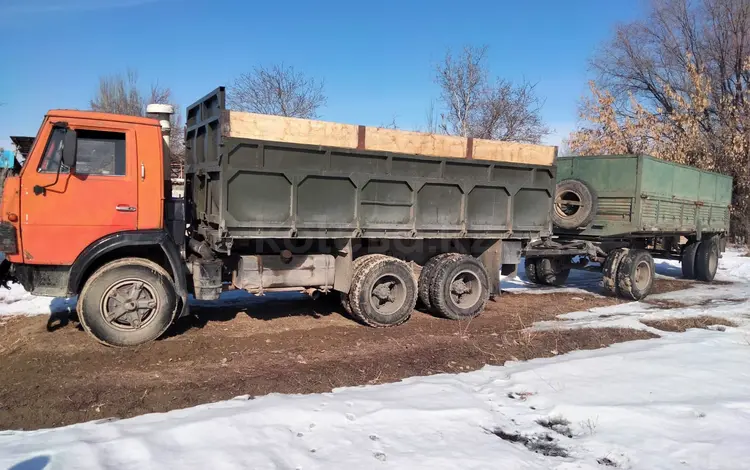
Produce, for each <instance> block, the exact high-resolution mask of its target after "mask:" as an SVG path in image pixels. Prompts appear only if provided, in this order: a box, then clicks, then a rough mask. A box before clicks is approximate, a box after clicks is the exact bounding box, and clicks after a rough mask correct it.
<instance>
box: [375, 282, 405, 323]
mask: <svg viewBox="0 0 750 470" xmlns="http://www.w3.org/2000/svg"><path fill="white" fill-rule="evenodd" d="M405 301H406V287H405V282H404V280H403V279H401V277H399V276H398V275H395V274H392V273H389V274H385V275H383V276H381V277H380V278H379V279H377V280H376V281H375V283H374V284H373V287H372V288H371V290H370V305H372V307H373V308H374V309H375V311H377V312H378V313H379V314H380V315H393V314H394V313H396V312H398V310H399V309H400V308H401V307H402V306H403V304H404V302H405Z"/></svg>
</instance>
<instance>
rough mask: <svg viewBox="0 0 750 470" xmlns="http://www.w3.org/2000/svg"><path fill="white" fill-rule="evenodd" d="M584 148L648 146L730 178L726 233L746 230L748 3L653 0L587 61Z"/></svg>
mask: <svg viewBox="0 0 750 470" xmlns="http://www.w3.org/2000/svg"><path fill="white" fill-rule="evenodd" d="M592 68H593V70H594V71H595V72H596V73H597V77H596V80H595V81H593V82H592V83H591V88H592V97H591V98H588V99H586V100H584V102H583V106H582V113H581V117H582V118H583V120H584V125H583V127H582V128H581V129H579V130H578V131H576V132H574V133H573V135H572V136H571V141H570V144H571V148H573V150H574V151H576V152H578V153H581V154H596V153H613V154H618V153H650V154H652V155H656V156H658V157H660V158H664V159H666V160H671V161H677V162H680V163H686V164H689V165H693V166H697V167H700V168H703V169H706V170H714V171H720V172H724V173H727V174H730V175H732V176H733V177H734V196H733V211H732V218H733V230H734V231H735V233H738V234H740V235H747V234H750V2H748V1H747V0H652V1H651V5H650V9H649V13H648V16H647V17H645V18H644V19H642V20H637V21H634V22H632V23H629V24H624V25H621V26H619V27H618V28H617V29H616V31H615V35H614V37H613V38H612V39H611V40H610V41H609V42H607V43H606V44H605V45H604V46H603V47H602V48H601V50H600V51H599V53H598V54H596V55H595V56H594V58H593V59H592Z"/></svg>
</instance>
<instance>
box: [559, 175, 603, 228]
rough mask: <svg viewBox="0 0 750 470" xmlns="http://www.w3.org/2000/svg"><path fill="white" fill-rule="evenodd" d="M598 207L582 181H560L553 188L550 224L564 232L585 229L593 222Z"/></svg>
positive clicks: (594, 198) (592, 192) (589, 190)
mask: <svg viewBox="0 0 750 470" xmlns="http://www.w3.org/2000/svg"><path fill="white" fill-rule="evenodd" d="M598 206H599V204H598V200H597V197H596V194H595V193H594V190H593V189H591V188H590V187H589V185H587V184H586V183H584V182H583V181H580V180H574V179H569V180H563V181H560V182H559V183H557V186H556V187H555V204H554V209H553V211H552V222H553V223H554V224H555V225H556V226H558V227H560V228H563V229H566V230H574V229H577V228H580V227H585V226H587V225H588V224H590V223H591V221H592V220H594V217H595V216H596V211H597V208H598Z"/></svg>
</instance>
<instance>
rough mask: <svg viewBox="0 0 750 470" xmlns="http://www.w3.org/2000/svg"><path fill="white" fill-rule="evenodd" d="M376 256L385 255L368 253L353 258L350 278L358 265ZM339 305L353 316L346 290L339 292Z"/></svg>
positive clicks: (355, 272) (354, 273)
mask: <svg viewBox="0 0 750 470" xmlns="http://www.w3.org/2000/svg"><path fill="white" fill-rule="evenodd" d="M378 257H386V255H383V254H380V253H372V254H369V255H363V256H360V257H359V258H357V259H355V260H354V261H353V262H352V278H353V277H354V275H356V274H357V270H358V269H359V267H360V266H362V264H364V263H365V262H367V261H369V260H372V259H375V258H378ZM350 290H351V287H350ZM341 306H342V307H344V311H345V312H346V313H347V315H349V316H350V317H352V318H354V314H352V307H351V305H350V304H349V293H348V292H342V293H341ZM355 320H356V318H355Z"/></svg>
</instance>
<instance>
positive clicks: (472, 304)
mask: <svg viewBox="0 0 750 470" xmlns="http://www.w3.org/2000/svg"><path fill="white" fill-rule="evenodd" d="M419 292H420V299H421V300H422V303H423V304H424V305H425V306H426V307H427V309H428V311H430V312H432V313H435V314H437V315H440V316H442V317H445V318H449V319H451V320H463V319H468V318H473V317H475V316H477V315H479V314H480V313H482V310H484V306H485V305H486V304H487V300H489V297H490V290H489V275H488V274H487V270H486V269H485V267H484V265H482V263H481V262H480V261H479V260H478V259H476V258H474V257H472V256H469V255H462V254H460V253H444V254H441V255H438V256H435V257H433V258H432V259H430V261H428V262H427V264H425V267H424V268H423V269H422V274H421V275H420V278H419Z"/></svg>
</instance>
